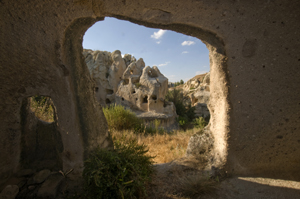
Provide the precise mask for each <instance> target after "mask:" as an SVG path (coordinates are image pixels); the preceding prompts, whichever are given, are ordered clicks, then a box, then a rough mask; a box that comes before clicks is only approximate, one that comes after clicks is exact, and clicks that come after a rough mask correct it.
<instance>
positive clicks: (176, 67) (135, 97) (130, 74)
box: [84, 17, 210, 128]
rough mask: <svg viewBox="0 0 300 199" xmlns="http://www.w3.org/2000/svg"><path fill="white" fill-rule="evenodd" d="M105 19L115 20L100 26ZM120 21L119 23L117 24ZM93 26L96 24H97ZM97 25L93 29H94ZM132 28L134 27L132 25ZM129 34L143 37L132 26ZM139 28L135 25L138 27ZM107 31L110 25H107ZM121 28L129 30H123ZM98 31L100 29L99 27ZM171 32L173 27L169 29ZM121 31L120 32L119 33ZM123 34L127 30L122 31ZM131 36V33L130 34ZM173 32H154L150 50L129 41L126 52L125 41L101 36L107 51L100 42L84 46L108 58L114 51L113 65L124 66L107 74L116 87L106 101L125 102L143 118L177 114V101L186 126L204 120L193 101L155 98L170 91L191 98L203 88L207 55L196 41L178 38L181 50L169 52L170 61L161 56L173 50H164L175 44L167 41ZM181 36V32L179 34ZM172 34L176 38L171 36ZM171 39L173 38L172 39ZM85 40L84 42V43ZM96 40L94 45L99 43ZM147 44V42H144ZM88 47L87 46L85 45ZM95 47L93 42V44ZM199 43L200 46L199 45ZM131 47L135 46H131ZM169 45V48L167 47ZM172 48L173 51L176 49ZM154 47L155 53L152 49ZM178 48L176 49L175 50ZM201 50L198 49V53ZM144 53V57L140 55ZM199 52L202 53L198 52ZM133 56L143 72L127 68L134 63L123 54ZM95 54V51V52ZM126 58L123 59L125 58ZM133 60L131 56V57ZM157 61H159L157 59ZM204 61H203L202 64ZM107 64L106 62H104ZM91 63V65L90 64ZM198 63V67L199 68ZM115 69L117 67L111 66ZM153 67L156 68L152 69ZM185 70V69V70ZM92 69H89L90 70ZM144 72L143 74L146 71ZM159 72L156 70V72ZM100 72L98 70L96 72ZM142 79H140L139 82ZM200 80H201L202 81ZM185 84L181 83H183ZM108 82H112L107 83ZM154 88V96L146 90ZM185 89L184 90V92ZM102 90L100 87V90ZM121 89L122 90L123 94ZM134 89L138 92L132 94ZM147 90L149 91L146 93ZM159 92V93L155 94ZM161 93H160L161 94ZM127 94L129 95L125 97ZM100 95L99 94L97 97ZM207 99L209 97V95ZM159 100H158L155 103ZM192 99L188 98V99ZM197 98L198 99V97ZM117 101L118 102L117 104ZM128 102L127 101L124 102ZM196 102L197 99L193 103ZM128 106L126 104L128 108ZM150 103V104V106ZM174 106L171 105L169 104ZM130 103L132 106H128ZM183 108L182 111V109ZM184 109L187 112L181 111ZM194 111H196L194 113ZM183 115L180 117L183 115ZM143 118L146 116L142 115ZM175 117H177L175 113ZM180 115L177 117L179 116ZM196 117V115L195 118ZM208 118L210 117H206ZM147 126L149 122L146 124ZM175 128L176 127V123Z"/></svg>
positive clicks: (192, 38) (168, 58) (111, 83)
mask: <svg viewBox="0 0 300 199" xmlns="http://www.w3.org/2000/svg"><path fill="white" fill-rule="evenodd" d="M107 19H109V20H110V19H112V20H116V19H113V18H110V17H105V20H104V21H99V22H98V23H99V24H102V23H105V21H106V20H107ZM120 21H121V20H120ZM124 22H125V23H128V22H126V21H124ZM98 23H96V24H98ZM96 24H95V25H94V26H96ZM133 25H135V24H133ZM129 26H130V28H128V29H130V30H131V32H132V33H131V34H135V33H139V34H140V33H142V31H141V32H140V31H132V30H133V29H132V28H131V25H129ZM137 26H138V25H137ZM108 27H110V26H109V24H108ZM116 27H120V26H116ZM124 27H128V26H125V25H124ZM98 28H99V27H98ZM166 28H168V26H166ZM172 29H173V27H172ZM101 30H105V28H101ZM122 31H123V30H122ZM124 31H126V30H124ZM133 32H134V33H133ZM171 32H173V31H171V30H170V31H169V30H167V29H166V30H163V29H156V30H155V29H153V31H152V32H151V34H152V35H147V37H148V38H149V40H150V41H149V42H151V43H147V46H149V49H139V46H138V45H139V44H138V43H140V42H137V41H134V42H132V41H130V40H129V39H128V41H129V42H130V43H129V44H125V46H127V47H130V48H128V49H127V47H126V48H123V47H120V46H119V44H120V41H121V42H124V43H125V42H128V41H127V39H126V40H125V39H121V40H120V41H117V40H118V38H116V37H112V38H109V37H107V36H106V37H102V36H99V35H98V36H97V37H98V40H99V38H105V42H103V43H109V45H108V46H107V47H105V46H104V45H102V43H101V42H99V45H98V46H96V45H95V46H87V47H85V46H84V48H85V49H97V50H100V51H103V52H105V51H107V52H108V57H109V56H110V55H112V53H113V52H115V51H116V50H120V52H118V55H117V54H115V55H116V56H115V57H114V59H116V60H117V61H115V60H114V61H115V63H117V62H124V63H122V64H120V66H121V68H120V69H119V68H115V69H118V70H110V69H109V71H110V73H109V75H110V78H108V79H107V81H108V85H110V86H112V85H117V86H116V87H117V90H115V96H109V99H111V100H112V102H113V103H115V102H116V103H120V104H121V105H124V106H125V103H124V102H123V101H124V97H125V98H126V106H127V105H129V107H131V108H132V109H133V110H134V111H136V113H137V115H138V114H140V112H143V114H144V113H145V112H153V115H154V113H163V114H165V113H167V112H171V111H172V114H173V113H174V112H175V111H176V110H175V109H174V107H176V106H177V103H174V102H173V101H176V102H177V101H178V100H180V102H182V104H183V105H182V106H181V107H180V106H179V108H178V110H179V109H180V108H182V110H181V112H185V113H184V114H185V115H187V114H189V115H188V117H189V120H190V121H189V122H190V124H193V120H194V119H198V118H197V116H205V115H204V114H203V112H202V109H201V110H200V109H197V108H198V107H195V103H194V102H195V101H193V100H192V99H188V100H186V99H183V98H180V97H175V98H174V99H173V101H171V100H170V99H166V96H161V94H160V95H158V94H157V93H164V94H165V93H169V92H170V91H172V89H176V90H187V92H190V93H189V94H190V95H191V96H192V95H193V96H194V94H195V93H193V92H195V91H196V90H197V91H199V90H200V91H201V92H202V91H204V89H203V88H199V87H198V85H200V84H202V83H201V82H203V77H204V76H203V75H204V74H205V73H207V72H209V66H210V63H209V56H208V55H209V54H208V49H207V48H206V46H205V45H204V44H203V43H202V42H201V41H200V40H198V39H197V38H195V37H192V36H189V35H181V38H180V39H178V43H177V44H176V45H177V46H178V47H180V48H179V49H178V50H177V52H174V53H172V52H168V53H167V54H169V55H171V56H170V57H166V55H165V54H164V52H167V49H170V50H173V49H171V48H172V47H170V46H164V45H165V44H167V43H168V42H169V43H170V44H174V41H175V40H172V41H171V40H168V38H170V37H169V36H172V34H173V33H171ZM179 32H180V31H179ZM124 34H128V33H124ZM174 34H177V33H175V32H174ZM173 36H174V35H173ZM110 39H111V41H110V42H107V41H106V40H110ZM84 40H85V39H84ZM95 40H97V38H94V39H93V41H95ZM98 40H97V42H98ZM147 42H148V41H147ZM87 43H88V42H87ZM89 43H93V42H89ZM94 43H95V42H94ZM200 43H202V44H200ZM133 44H134V45H133ZM170 44H168V45H170ZM150 45H153V46H151V50H150ZM172 46H174V49H175V45H172ZM156 47H157V49H155V48H156ZM176 48H177V47H176ZM200 48H201V49H200ZM139 51H140V52H143V53H139ZM146 51H151V52H149V54H151V56H150V55H148V54H147V52H146ZM200 51H201V52H200ZM131 53H134V54H135V55H134V56H135V57H137V58H142V59H143V61H144V66H143V68H139V67H140V66H139V65H138V64H136V65H135V66H134V65H132V66H134V67H136V68H133V67H132V68H128V67H129V66H130V64H131V63H133V62H134V61H132V60H133V59H131V58H129V56H127V55H126V54H131ZM95 54H96V51H95ZM125 55H126V56H125ZM144 55H147V56H149V57H148V58H146V57H144ZM120 56H121V57H122V59H121V58H120ZM131 56H133V54H132V55H131ZM158 57H160V58H159V59H156V58H158ZM193 58H197V59H195V60H194V61H191V60H192V59H193ZM204 59H205V61H203V60H204ZM105 61H106V60H105ZM90 63H92V62H90ZM199 63H200V64H199ZM112 65H113V63H109V64H108V65H107V66H105V67H106V70H103V71H107V68H108V67H110V66H112ZM114 66H115V67H116V66H117V65H114ZM148 66H150V69H149V68H147V67H148ZM154 66H156V67H154ZM187 66H188V67H187ZM89 68H92V67H89ZM146 68H147V70H144V69H146ZM157 69H158V70H157ZM123 70H124V72H125V71H126V73H124V72H122V71H123ZM99 71H100V70H99ZM140 74H142V75H143V79H142V78H141V77H142V76H141V75H140ZM161 74H162V75H163V76H164V77H166V78H167V79H168V80H167V83H164V78H163V77H162V76H161ZM202 76H203V77H202ZM106 77H108V75H106ZM194 77H197V78H195V79H194V80H193V81H190V82H189V83H190V84H189V85H187V84H184V83H185V82H184V81H188V80H190V79H192V78H194ZM119 78H122V80H120V81H118V80H119ZM183 80H184V81H183ZM109 81H111V82H109ZM152 83H153V84H155V86H153V88H154V90H155V92H153V91H152V90H150V89H149V86H148V85H150V84H152ZM168 83H169V86H170V88H166V89H165V90H163V89H162V90H160V89H161V88H162V87H165V86H166V85H168ZM123 85H128V86H123ZM185 87H187V88H185ZM100 88H101V87H100ZM153 88H151V89H153ZM122 89H123V90H122ZM135 89H137V90H135ZM148 89H149V90H148ZM157 91H158V92H157ZM161 91H162V92H161ZM152 93H156V94H157V96H156V95H151V94H152ZM128 94H129V95H128ZM98 95H99V94H98ZM208 95H209V94H208ZM107 97H108V96H107V95H106V96H103V99H101V102H102V103H103V102H104V101H105V102H106V104H109V103H111V102H110V100H109V99H105V98H107ZM158 97H159V99H158ZM190 98H191V97H190ZM197 98H198V97H197ZM116 99H118V100H116ZM127 100H128V101H127ZM196 100H198V99H196ZM127 102H128V103H129V104H127ZM149 102H150V103H149ZM172 102H173V104H172ZM199 102H201V103H202V102H203V100H202V99H200V98H199ZM130 103H132V104H130ZM183 106H184V107H183ZM189 107H192V108H194V109H195V111H198V112H197V116H192V115H193V114H192V113H191V112H192V111H188V109H189ZM184 109H186V110H184ZM196 109H197V110H196ZM184 114H182V115H184ZM145 115H146V114H145ZM177 115H179V114H178V113H177ZM182 115H179V116H182ZM195 115H196V114H195ZM206 118H209V117H206ZM148 122H149V121H148ZM175 122H177V123H176V125H177V124H178V123H179V122H178V121H175ZM145 123H147V121H145ZM188 128H193V125H189V127H188Z"/></svg>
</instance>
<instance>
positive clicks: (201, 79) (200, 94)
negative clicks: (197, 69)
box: [169, 72, 210, 118]
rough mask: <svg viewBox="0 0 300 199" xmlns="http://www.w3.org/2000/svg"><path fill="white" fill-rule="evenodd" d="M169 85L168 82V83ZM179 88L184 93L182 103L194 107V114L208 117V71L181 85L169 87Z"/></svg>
mask: <svg viewBox="0 0 300 199" xmlns="http://www.w3.org/2000/svg"><path fill="white" fill-rule="evenodd" d="M169 85H170V84H169ZM170 89H179V90H181V91H182V92H183V94H184V96H185V97H184V104H185V105H186V106H188V105H190V106H194V107H195V116H196V117H204V118H209V117H210V113H209V110H208V107H207V105H208V104H209V97H210V72H208V73H205V74H201V75H197V76H195V77H193V78H191V79H190V80H188V81H187V82H186V83H184V84H183V85H179V86H177V87H175V88H174V87H171V88H170Z"/></svg>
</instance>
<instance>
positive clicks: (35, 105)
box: [20, 95, 63, 171]
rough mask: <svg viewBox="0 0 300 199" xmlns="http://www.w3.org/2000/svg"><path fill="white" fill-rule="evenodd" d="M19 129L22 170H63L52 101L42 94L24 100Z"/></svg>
mask: <svg viewBox="0 0 300 199" xmlns="http://www.w3.org/2000/svg"><path fill="white" fill-rule="evenodd" d="M21 126H22V131H21V132H22V136H21V158H20V165H21V167H22V168H23V169H36V170H40V169H51V170H57V171H59V170H60V169H62V159H61V153H62V151H63V143H62V139H61V134H60V132H59V130H58V126H57V115H56V108H55V105H54V103H53V101H52V99H51V98H50V97H48V96H41V95H36V96H32V97H29V98H26V99H24V100H23V103H22V107H21Z"/></svg>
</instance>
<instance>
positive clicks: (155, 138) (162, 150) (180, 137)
mask: <svg viewBox="0 0 300 199" xmlns="http://www.w3.org/2000/svg"><path fill="white" fill-rule="evenodd" d="M198 130H199V129H191V130H187V131H185V132H184V131H175V132H173V133H171V134H167V133H165V134H163V135H161V134H154V135H144V134H134V133H133V131H113V132H112V136H113V137H115V138H117V139H119V138H121V137H122V135H127V137H128V138H131V137H135V138H136V139H137V140H138V143H139V144H145V145H147V146H148V148H149V151H148V155H151V156H155V158H154V162H155V163H167V162H171V161H173V160H175V159H178V158H181V157H183V156H184V155H185V153H186V148H187V145H188V142H189V139H190V137H191V136H192V135H193V134H195V133H196V132H197V131H198Z"/></svg>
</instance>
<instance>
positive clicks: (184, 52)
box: [181, 51, 189, 54]
mask: <svg viewBox="0 0 300 199" xmlns="http://www.w3.org/2000/svg"><path fill="white" fill-rule="evenodd" d="M186 53H189V52H188V51H183V52H182V53H181V54H186Z"/></svg>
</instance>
